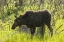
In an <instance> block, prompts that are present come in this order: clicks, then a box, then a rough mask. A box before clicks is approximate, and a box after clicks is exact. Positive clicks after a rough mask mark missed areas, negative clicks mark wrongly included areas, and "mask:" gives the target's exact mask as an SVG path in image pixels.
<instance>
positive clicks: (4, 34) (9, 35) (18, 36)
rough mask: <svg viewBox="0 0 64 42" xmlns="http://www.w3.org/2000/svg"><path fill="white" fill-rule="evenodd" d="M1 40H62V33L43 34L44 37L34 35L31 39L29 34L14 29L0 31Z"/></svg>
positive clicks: (48, 41)
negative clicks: (51, 35)
mask: <svg viewBox="0 0 64 42" xmlns="http://www.w3.org/2000/svg"><path fill="white" fill-rule="evenodd" d="M0 41H1V42H64V34H63V33H59V34H54V35H53V37H50V36H48V35H45V36H44V38H42V37H41V36H36V35H35V36H34V37H33V38H32V39H31V37H30V34H25V33H18V32H14V31H1V32H0Z"/></svg>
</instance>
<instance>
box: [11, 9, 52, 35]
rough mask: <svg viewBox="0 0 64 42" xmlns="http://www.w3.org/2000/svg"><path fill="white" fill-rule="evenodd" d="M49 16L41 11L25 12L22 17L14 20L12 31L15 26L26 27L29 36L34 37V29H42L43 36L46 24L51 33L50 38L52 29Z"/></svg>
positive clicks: (47, 12)
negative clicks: (28, 29)
mask: <svg viewBox="0 0 64 42" xmlns="http://www.w3.org/2000/svg"><path fill="white" fill-rule="evenodd" d="M50 22H51V14H50V12H49V11H48V10H43V11H26V13H25V14H24V15H20V16H19V17H16V19H15V20H14V24H13V25H12V29H15V28H16V27H17V26H19V27H20V26H21V25H26V26H27V27H28V28H30V31H31V34H32V35H34V33H35V30H36V27H42V28H41V30H42V34H43V35H44V32H45V28H44V25H45V24H46V25H47V26H48V28H49V30H50V32H51V36H52V35H53V29H52V27H51V23H50Z"/></svg>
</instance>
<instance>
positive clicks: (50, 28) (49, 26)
mask: <svg viewBox="0 0 64 42" xmlns="http://www.w3.org/2000/svg"><path fill="white" fill-rule="evenodd" d="M46 25H47V26H48V28H49V30H50V32H51V36H53V29H52V27H51V24H50V22H47V23H46Z"/></svg>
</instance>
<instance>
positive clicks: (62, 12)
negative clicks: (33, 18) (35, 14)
mask: <svg viewBox="0 0 64 42" xmlns="http://www.w3.org/2000/svg"><path fill="white" fill-rule="evenodd" d="M18 8H19V7H18ZM16 9H17V7H15V6H14V4H11V3H9V4H8V6H4V7H1V9H0V42H64V4H61V6H55V4H53V3H51V4H50V3H44V4H42V5H40V8H39V7H38V6H37V5H32V6H30V5H28V6H23V7H22V8H21V9H20V10H18V11H17V12H15V11H13V10H16ZM43 9H48V10H49V11H50V12H51V15H52V19H51V20H52V21H51V24H52V27H53V32H54V33H53V36H52V37H51V36H50V31H49V29H48V27H47V26H46V31H45V35H44V37H41V36H40V35H34V37H33V38H32V39H31V35H30V34H27V33H23V32H19V31H16V30H12V29H11V27H12V24H13V22H14V19H15V17H14V15H17V16H19V15H21V14H23V13H24V12H25V11H26V10H43ZM53 14H54V15H53ZM53 17H54V18H53ZM53 19H54V22H53Z"/></svg>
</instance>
